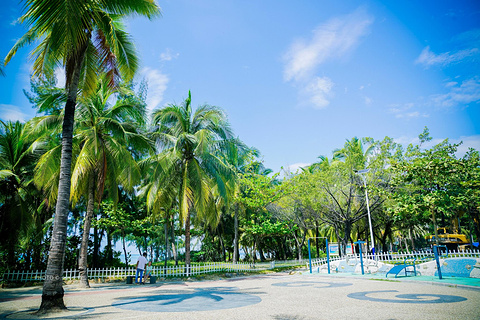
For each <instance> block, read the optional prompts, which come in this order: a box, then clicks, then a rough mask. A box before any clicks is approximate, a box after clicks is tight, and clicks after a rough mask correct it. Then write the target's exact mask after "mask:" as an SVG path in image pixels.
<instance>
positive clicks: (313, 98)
mask: <svg viewBox="0 0 480 320" xmlns="http://www.w3.org/2000/svg"><path fill="white" fill-rule="evenodd" d="M333 86H334V83H333V81H332V80H331V79H330V78H328V77H322V78H320V77H315V78H314V79H312V81H310V83H308V85H307V86H306V87H305V88H304V91H303V95H304V96H306V98H307V99H308V101H309V102H310V103H312V104H313V106H314V107H315V108H316V109H322V108H325V107H326V106H328V105H329V103H330V102H329V101H328V99H327V98H329V97H330V96H332V88H333Z"/></svg>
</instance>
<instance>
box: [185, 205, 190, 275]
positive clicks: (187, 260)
mask: <svg viewBox="0 0 480 320" xmlns="http://www.w3.org/2000/svg"><path fill="white" fill-rule="evenodd" d="M185 273H186V274H187V276H188V275H189V274H190V211H188V213H187V217H186V218H185Z"/></svg>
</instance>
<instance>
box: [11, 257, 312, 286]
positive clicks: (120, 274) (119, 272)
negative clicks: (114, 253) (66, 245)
mask: <svg viewBox="0 0 480 320" xmlns="http://www.w3.org/2000/svg"><path fill="white" fill-rule="evenodd" d="M299 265H305V261H303V260H287V261H270V262H258V263H255V264H253V263H248V262H238V263H230V262H209V263H205V264H195V265H190V266H189V267H186V266H172V267H166V268H165V267H163V266H162V267H153V268H152V275H154V276H157V277H172V278H182V277H188V276H195V275H200V274H206V273H215V272H251V271H260V270H267V269H273V268H275V267H280V266H281V267H287V266H299ZM135 272H136V269H135V268H134V267H129V268H101V269H88V278H89V279H106V278H126V277H127V276H135ZM44 279H45V271H44V270H19V271H7V272H5V273H4V274H3V277H2V281H15V282H27V281H43V280H44ZM75 279H80V274H79V271H78V270H76V269H71V270H64V271H63V280H75Z"/></svg>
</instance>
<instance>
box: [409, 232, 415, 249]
mask: <svg viewBox="0 0 480 320" xmlns="http://www.w3.org/2000/svg"><path fill="white" fill-rule="evenodd" d="M408 237H409V238H410V243H411V244H412V250H413V251H415V241H414V240H413V235H412V229H411V228H408Z"/></svg>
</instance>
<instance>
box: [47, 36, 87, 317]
mask: <svg viewBox="0 0 480 320" xmlns="http://www.w3.org/2000/svg"><path fill="white" fill-rule="evenodd" d="M86 49H87V44H86V43H85V45H84V46H83V47H82V48H81V49H80V50H79V54H78V56H77V57H76V58H73V59H75V61H74V62H73V65H74V69H73V73H72V77H71V81H70V83H69V85H68V87H67V102H66V104H65V110H64V117H63V126H62V153H61V158H60V179H59V182H58V197H57V204H56V206H55V218H54V222H53V232H52V240H51V243H50V250H49V254H48V262H47V271H46V272H45V281H44V282H43V290H42V303H41V305H40V309H39V310H38V313H46V312H49V311H54V310H63V309H66V307H65V303H64V302H63V296H64V290H63V261H64V259H65V245H66V243H67V223H68V214H69V201H70V184H71V175H72V138H73V123H74V121H75V106H76V104H77V90H78V84H79V80H80V70H81V68H82V64H83V59H84V57H85V51H86ZM71 63H72V62H71Z"/></svg>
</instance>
